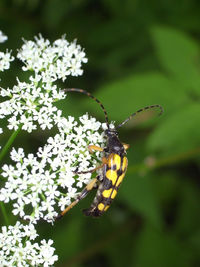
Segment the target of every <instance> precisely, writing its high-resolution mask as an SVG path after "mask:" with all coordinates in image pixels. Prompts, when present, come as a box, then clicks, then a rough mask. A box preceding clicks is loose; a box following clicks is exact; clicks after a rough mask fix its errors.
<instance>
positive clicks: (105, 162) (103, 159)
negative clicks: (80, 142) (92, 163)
mask: <svg viewBox="0 0 200 267" xmlns="http://www.w3.org/2000/svg"><path fill="white" fill-rule="evenodd" d="M105 164H107V158H106V157H103V158H102V164H101V165H99V166H98V167H96V168H94V169H92V170H89V171H84V172H75V173H76V174H83V173H90V172H95V171H96V170H98V169H101V168H102V167H103V166H104V165H105Z"/></svg>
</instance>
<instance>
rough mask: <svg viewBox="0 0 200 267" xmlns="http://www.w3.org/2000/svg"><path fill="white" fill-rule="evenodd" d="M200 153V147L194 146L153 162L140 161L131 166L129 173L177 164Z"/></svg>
mask: <svg viewBox="0 0 200 267" xmlns="http://www.w3.org/2000/svg"><path fill="white" fill-rule="evenodd" d="M199 154H200V147H197V148H194V149H192V150H189V151H186V152H183V153H179V154H175V155H171V156H168V157H165V158H161V159H154V160H153V162H152V164H148V163H140V164H135V165H134V166H130V167H129V168H128V172H129V173H135V172H144V171H150V170H154V169H158V168H161V167H165V166H171V165H173V164H177V163H179V162H182V161H184V160H189V159H191V158H193V157H195V156H197V155H199Z"/></svg>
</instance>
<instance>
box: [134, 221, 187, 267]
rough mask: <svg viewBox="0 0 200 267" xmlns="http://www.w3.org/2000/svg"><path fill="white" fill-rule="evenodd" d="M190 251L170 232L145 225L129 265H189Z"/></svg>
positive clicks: (179, 266) (155, 266)
mask: <svg viewBox="0 0 200 267" xmlns="http://www.w3.org/2000/svg"><path fill="white" fill-rule="evenodd" d="M190 264H191V262H190V252H189V248H186V247H185V246H183V245H182V244H181V242H179V241H178V240H177V238H176V237H175V236H173V235H171V234H170V233H164V232H161V231H159V230H157V229H155V228H154V227H152V226H150V225H145V227H144V229H143V231H142V232H141V234H140V237H139V240H138V242H137V247H136V250H135V251H134V256H133V258H132V265H131V266H140V267H146V266H148V267H161V266H162V267H169V266H176V267H186V266H188V267H189V266H191V265H190Z"/></svg>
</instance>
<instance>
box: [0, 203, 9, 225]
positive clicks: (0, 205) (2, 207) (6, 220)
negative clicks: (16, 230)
mask: <svg viewBox="0 0 200 267" xmlns="http://www.w3.org/2000/svg"><path fill="white" fill-rule="evenodd" d="M0 207H1V212H2V214H3V218H4V221H5V224H6V226H8V225H9V224H10V223H9V219H8V216H7V213H6V209H5V205H4V203H3V202H0Z"/></svg>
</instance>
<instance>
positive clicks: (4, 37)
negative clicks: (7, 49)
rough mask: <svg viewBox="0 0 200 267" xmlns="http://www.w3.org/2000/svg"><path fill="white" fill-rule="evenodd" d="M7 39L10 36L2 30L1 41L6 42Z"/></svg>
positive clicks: (0, 32) (0, 33)
mask: <svg viewBox="0 0 200 267" xmlns="http://www.w3.org/2000/svg"><path fill="white" fill-rule="evenodd" d="M6 40H8V37H7V36H6V35H5V34H4V33H3V32H2V31H0V43H4V42H5V41H6Z"/></svg>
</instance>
